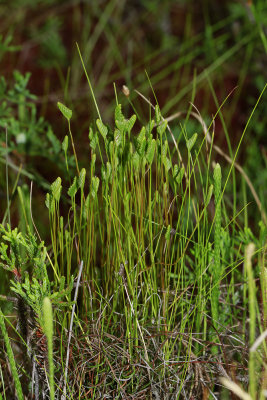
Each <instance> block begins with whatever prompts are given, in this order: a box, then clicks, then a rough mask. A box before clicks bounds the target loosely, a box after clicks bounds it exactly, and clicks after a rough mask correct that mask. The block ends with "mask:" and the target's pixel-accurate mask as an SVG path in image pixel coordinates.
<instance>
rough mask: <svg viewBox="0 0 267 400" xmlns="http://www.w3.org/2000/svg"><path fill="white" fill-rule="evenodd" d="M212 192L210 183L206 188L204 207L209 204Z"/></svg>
mask: <svg viewBox="0 0 267 400" xmlns="http://www.w3.org/2000/svg"><path fill="white" fill-rule="evenodd" d="M212 193H213V185H210V187H209V190H208V194H207V197H206V199H205V206H206V207H207V206H208V205H209V202H210V199H211V196H212Z"/></svg>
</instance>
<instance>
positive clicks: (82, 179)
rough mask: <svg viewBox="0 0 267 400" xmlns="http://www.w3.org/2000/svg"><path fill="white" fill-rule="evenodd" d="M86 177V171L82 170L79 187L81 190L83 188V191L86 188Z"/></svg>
mask: <svg viewBox="0 0 267 400" xmlns="http://www.w3.org/2000/svg"><path fill="white" fill-rule="evenodd" d="M85 175H86V170H85V168H83V169H82V170H81V172H80V175H79V178H78V186H79V188H81V191H83V188H84V182H85Z"/></svg>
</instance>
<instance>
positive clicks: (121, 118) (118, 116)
mask: <svg viewBox="0 0 267 400" xmlns="http://www.w3.org/2000/svg"><path fill="white" fill-rule="evenodd" d="M114 117H115V121H119V122H123V121H124V120H125V118H124V115H123V114H122V111H121V104H118V105H117V106H116V108H115V115H114Z"/></svg>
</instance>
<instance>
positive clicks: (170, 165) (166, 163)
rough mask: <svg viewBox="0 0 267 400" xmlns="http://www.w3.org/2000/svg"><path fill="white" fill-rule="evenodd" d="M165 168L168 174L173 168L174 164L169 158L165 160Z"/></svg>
mask: <svg viewBox="0 0 267 400" xmlns="http://www.w3.org/2000/svg"><path fill="white" fill-rule="evenodd" d="M164 166H165V168H166V172H168V171H169V169H171V167H172V162H171V160H170V159H169V158H168V157H165V158H164Z"/></svg>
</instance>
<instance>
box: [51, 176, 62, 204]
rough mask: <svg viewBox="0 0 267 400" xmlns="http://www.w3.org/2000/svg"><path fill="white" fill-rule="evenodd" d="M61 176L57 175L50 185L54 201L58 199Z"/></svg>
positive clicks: (60, 188)
mask: <svg viewBox="0 0 267 400" xmlns="http://www.w3.org/2000/svg"><path fill="white" fill-rule="evenodd" d="M61 190H62V186H61V178H60V177H58V178H57V179H56V180H55V181H54V182H53V183H52V185H51V192H52V195H53V197H54V198H55V200H56V201H59V199H60V195H61Z"/></svg>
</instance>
